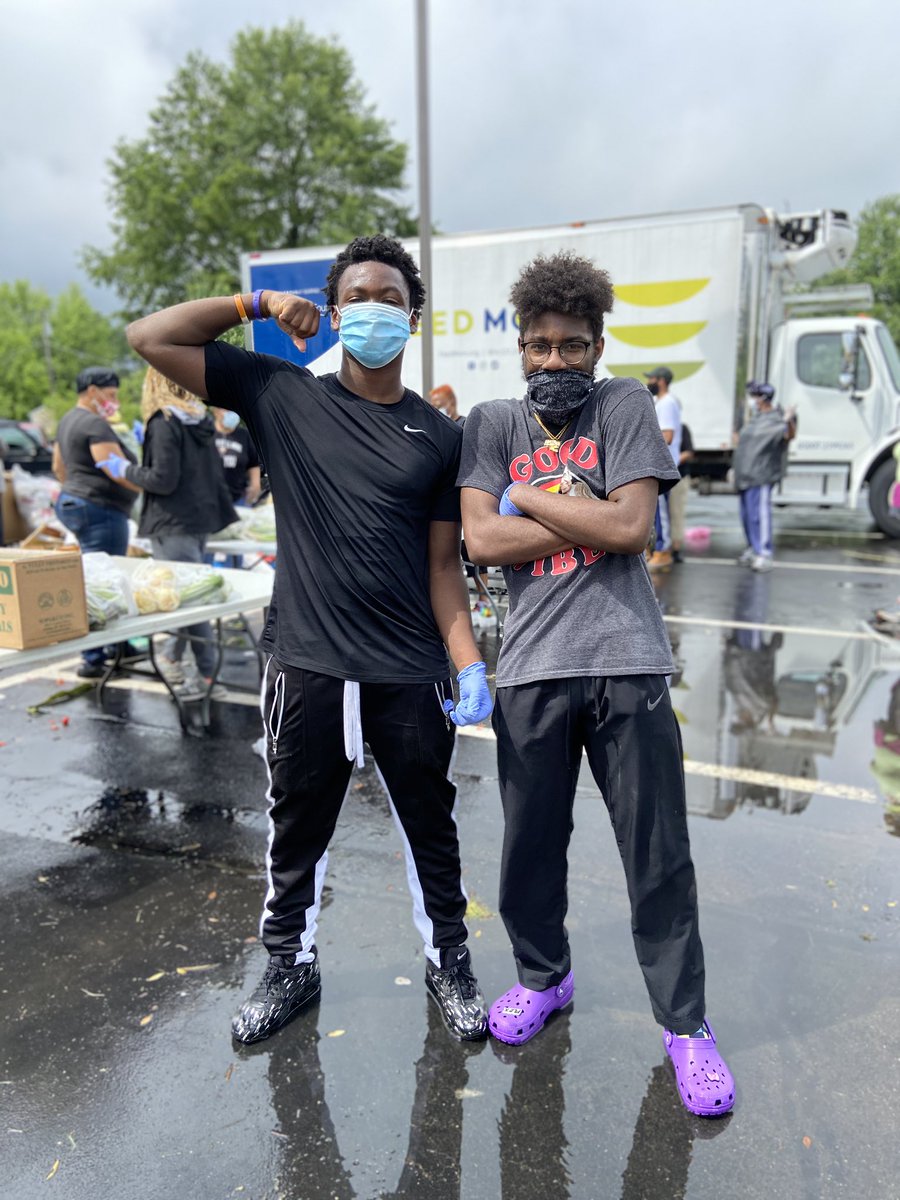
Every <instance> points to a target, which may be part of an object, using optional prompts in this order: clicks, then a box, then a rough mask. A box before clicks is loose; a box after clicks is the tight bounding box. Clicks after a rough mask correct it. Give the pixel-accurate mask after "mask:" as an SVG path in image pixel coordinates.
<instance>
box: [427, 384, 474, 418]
mask: <svg viewBox="0 0 900 1200" xmlns="http://www.w3.org/2000/svg"><path fill="white" fill-rule="evenodd" d="M428 402H429V404H430V405H431V407H432V408H436V409H437V410H438V412H442V413H443V414H444V416H445V417H448V418H449V419H450V420H451V421H453V423H454V424H455V425H464V424H465V420H466V418H465V417H463V416H460V412H459V404H458V402H457V399H456V392H454V390H453V388H452V387H451V386H450V384H449V383H439V384H438V386H437V387H433V388H432V389H431V391H430V392H429V393H428Z"/></svg>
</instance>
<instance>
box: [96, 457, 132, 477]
mask: <svg viewBox="0 0 900 1200" xmlns="http://www.w3.org/2000/svg"><path fill="white" fill-rule="evenodd" d="M129 465H130V464H129V462H128V459H127V458H123V457H122V455H121V454H111V455H110V456H109V458H104V460H103V461H102V462H98V463H94V466H95V467H96V468H97V470H98V471H108V472H109V474H110V475H112V477H113V479H124V478H125V471H126V469H127V468H128V466H129Z"/></svg>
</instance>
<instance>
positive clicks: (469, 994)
mask: <svg viewBox="0 0 900 1200" xmlns="http://www.w3.org/2000/svg"><path fill="white" fill-rule="evenodd" d="M444 974H445V975H446V976H447V978H448V980H449V981H450V982H452V983H454V984H455V985H456V990H457V991H458V992H459V994H460V996H461V997H462V999H463V1000H474V999H475V996H476V993H477V991H478V989H477V986H476V984H475V976H474V975H473V974H472V972H471V971H470V970H469V968H468V966H467V965H466V964H465V963H454V964H453V966H452V967H447V968H445V970H444Z"/></svg>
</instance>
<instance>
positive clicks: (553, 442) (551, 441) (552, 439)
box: [531, 412, 574, 454]
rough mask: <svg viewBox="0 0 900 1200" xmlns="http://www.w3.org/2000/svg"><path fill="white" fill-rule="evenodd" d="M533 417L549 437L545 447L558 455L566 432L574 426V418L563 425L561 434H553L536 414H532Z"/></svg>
mask: <svg viewBox="0 0 900 1200" xmlns="http://www.w3.org/2000/svg"><path fill="white" fill-rule="evenodd" d="M531 415H532V416H533V417H534V419H535V420H536V421H537V423H538V425H540V427H541V429H543V431H544V433H546V435H547V438H546V441H545V442H544V445H545V446H546V447H547V449H548V450H552V451H553V452H554V453H555V454H558V453H559V448H560V446H561V445H562V436H563V434H564V433H565V432H566V430H567V429H568V428H569V426H570V425H571V424H572V421H573V419H574V418H572V417H569V419H568V421H566V423H565V425H563V427H562V429H560V431H559V433H557V434H553V433H551V432H550V430H549V429H548V428H547V426H546V425H545V424H544V422H543V421H542V420H541V418H540V417H539V416H538V415H537V413H536V412H532V414H531Z"/></svg>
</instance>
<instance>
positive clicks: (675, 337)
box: [605, 278, 709, 382]
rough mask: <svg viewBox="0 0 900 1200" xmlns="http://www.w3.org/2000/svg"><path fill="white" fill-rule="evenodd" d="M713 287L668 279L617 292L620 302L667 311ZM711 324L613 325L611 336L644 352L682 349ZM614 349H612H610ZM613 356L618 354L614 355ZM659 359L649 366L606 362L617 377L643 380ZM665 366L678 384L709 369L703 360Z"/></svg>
mask: <svg viewBox="0 0 900 1200" xmlns="http://www.w3.org/2000/svg"><path fill="white" fill-rule="evenodd" d="M708 283H709V278H706V279H666V280H660V281H657V282H655V283H623V284H619V285H617V286H616V288H615V294H616V299H617V300H623V301H624V302H625V303H626V304H630V305H633V306H634V307H635V308H667V307H669V306H670V305H674V304H681V303H683V302H684V301H685V300H691V299H692V298H693V297H694V296H697V295H699V293H700V292H702V291H703V289H704V288H705V287H706V286H707V284H708ZM708 324H709V322H708V321H666V322H652V323H643V322H642V323H641V324H640V325H610V326H608V330H607V331H608V333H609V334H610V335H611V336H612V338H613V339H615V340H616V341H619V342H624V344H625V345H626V346H637V347H639V348H640V349H642V350H654V351H659V350H661V349H665V348H666V347H668V346H678V345H680V344H681V343H682V342H688V341H690V340H691V338H693V337H696V336H697V335H698V334H699V333H702V332H703V330H704V329H705V328H706V326H707V325H708ZM610 349H612V347H610ZM613 353H615V352H614V351H613ZM659 357H660V356H659V355H658V354H654V356H653V359H652V361H651V360H647V361H645V362H627V363H623V362H616V363H613V362H610V361H609V360H608V359H607V361H606V364H605V365H606V369H607V370H608V371H609V372H610V373H611V374H613V375H620V376H634V377H635V378H637V379H641V378H643V375H644V372H645V371H647V370H650V369H652V368H653V367H655V366H658V365H659ZM665 365H666V366H667V367H669V369H670V370H671V372H672V375H673V377H674V380H675V382H678V381H679V380H682V379H689V378H690V377H691V376H692V375H695V374H696V373H697V372H698V371H699V370H700V368H701V367H702V366H704V365H705V362H704V360H703V359H699V360H692V361H690V362H684V361H682V362H678V361H673V360H672V359H670V358H666V362H665Z"/></svg>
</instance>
